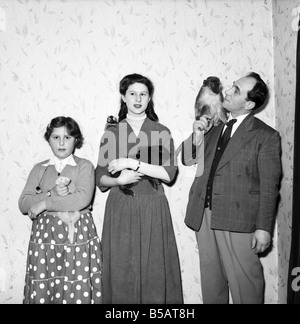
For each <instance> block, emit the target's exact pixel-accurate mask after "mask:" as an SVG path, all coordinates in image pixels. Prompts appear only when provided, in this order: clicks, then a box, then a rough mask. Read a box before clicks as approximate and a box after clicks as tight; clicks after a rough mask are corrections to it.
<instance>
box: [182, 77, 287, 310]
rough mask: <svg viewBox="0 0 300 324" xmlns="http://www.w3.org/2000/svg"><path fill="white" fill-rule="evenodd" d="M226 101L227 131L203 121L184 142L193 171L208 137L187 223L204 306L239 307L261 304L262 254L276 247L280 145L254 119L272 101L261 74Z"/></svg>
mask: <svg viewBox="0 0 300 324" xmlns="http://www.w3.org/2000/svg"><path fill="white" fill-rule="evenodd" d="M225 93H226V96H225V98H224V102H223V107H224V108H225V109H226V110H227V111H228V113H229V117H228V123H227V124H226V125H225V124H223V123H221V124H219V125H218V126H216V127H211V128H210V127H209V119H208V118H207V117H206V116H202V117H201V118H200V120H197V121H195V122H194V125H193V134H192V135H191V136H190V137H189V138H188V139H187V140H186V141H185V142H183V150H182V162H183V164H184V165H192V164H194V163H195V162H196V156H197V146H198V145H199V143H201V142H202V141H203V138H202V136H203V132H206V133H205V148H204V150H205V151H204V171H203V173H202V175H201V176H200V177H196V178H195V180H194V182H193V184H192V187H191V189H190V193H189V202H188V206H187V210H186V218H185V223H186V225H187V226H188V227H190V228H191V229H193V230H195V231H196V238H197V243H198V247H199V257H200V272H201V286H202V295H203V302H204V303H209V304H215V303H228V302H229V291H230V293H231V296H232V300H233V303H236V304H260V303H263V298H264V276H263V268H262V265H261V262H260V259H259V256H258V254H259V253H261V252H264V251H265V250H266V249H267V248H268V247H269V246H270V244H271V236H272V231H273V227H274V223H275V215H276V207H277V201H278V196H279V182H280V176H281V162H280V160H281V159H280V137H279V133H278V132H277V131H275V130H274V129H273V128H271V127H269V126H267V125H266V124H265V123H264V122H262V121H261V120H259V119H258V118H256V117H254V113H255V110H256V109H258V108H259V107H261V106H262V105H263V104H264V102H265V100H266V99H267V97H268V93H269V92H268V87H267V85H266V84H265V82H264V81H263V80H262V79H261V77H260V76H259V75H258V74H257V73H254V72H252V73H250V74H248V75H246V76H245V77H242V78H240V79H239V80H237V81H235V82H234V83H233V86H232V87H231V88H230V89H229V90H227V91H226V92H225ZM230 120H233V122H230ZM226 130H227V132H226ZM228 132H229V134H228ZM226 137H227V138H226Z"/></svg>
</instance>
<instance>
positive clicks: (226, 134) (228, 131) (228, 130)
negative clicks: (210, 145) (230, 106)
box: [222, 119, 236, 144]
mask: <svg viewBox="0 0 300 324" xmlns="http://www.w3.org/2000/svg"><path fill="white" fill-rule="evenodd" d="M234 123H236V119H231V120H230V121H229V122H228V123H227V124H226V125H227V128H226V129H225V132H224V133H223V135H222V144H223V143H225V142H226V141H228V140H229V139H230V136H231V131H232V126H233V124H234Z"/></svg>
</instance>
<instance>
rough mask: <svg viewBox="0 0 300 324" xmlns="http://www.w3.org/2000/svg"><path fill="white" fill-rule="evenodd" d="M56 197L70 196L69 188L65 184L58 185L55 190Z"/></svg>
mask: <svg viewBox="0 0 300 324" xmlns="http://www.w3.org/2000/svg"><path fill="white" fill-rule="evenodd" d="M53 190H54V192H55V195H56V196H61V197H64V196H67V195H68V194H69V187H68V186H66V185H63V184H58V185H56V186H55V187H54V188H53Z"/></svg>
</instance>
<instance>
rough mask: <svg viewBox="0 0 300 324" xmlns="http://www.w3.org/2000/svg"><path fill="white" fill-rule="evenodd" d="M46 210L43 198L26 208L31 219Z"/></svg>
mask: <svg viewBox="0 0 300 324" xmlns="http://www.w3.org/2000/svg"><path fill="white" fill-rule="evenodd" d="M45 210H46V202H45V200H43V201H40V202H38V203H36V204H34V205H32V206H31V207H30V208H29V210H28V216H29V218H30V219H31V220H34V219H37V218H38V216H39V214H40V213H42V212H43V211H45Z"/></svg>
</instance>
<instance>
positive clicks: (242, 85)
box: [223, 77, 256, 116]
mask: <svg viewBox="0 0 300 324" xmlns="http://www.w3.org/2000/svg"><path fill="white" fill-rule="evenodd" d="M255 84H256V80H255V79H254V78H251V77H243V78H241V79H239V80H237V81H235V82H234V83H233V85H232V87H231V88H230V89H229V90H227V91H225V94H226V95H225V98H224V102H223V107H224V108H225V109H226V110H228V111H229V112H230V113H233V114H235V115H237V116H238V115H243V114H245V113H248V112H249V111H250V110H251V109H253V108H254V107H253V102H252V101H249V100H248V92H249V91H251V90H252V89H253V88H254V86H255ZM251 103H252V104H251Z"/></svg>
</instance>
